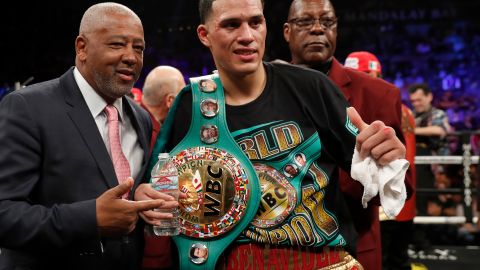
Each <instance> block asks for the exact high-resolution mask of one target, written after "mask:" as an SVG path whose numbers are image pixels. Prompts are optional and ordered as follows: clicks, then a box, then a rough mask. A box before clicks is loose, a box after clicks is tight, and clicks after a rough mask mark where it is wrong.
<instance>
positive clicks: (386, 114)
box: [328, 58, 413, 270]
mask: <svg viewBox="0 0 480 270" xmlns="http://www.w3.org/2000/svg"><path fill="white" fill-rule="evenodd" d="M328 77H329V78H330V79H331V80H332V81H333V82H334V83H335V84H336V85H337V86H338V88H340V90H341V91H342V92H343V94H344V95H345V98H346V99H347V101H348V102H349V104H350V105H351V106H353V107H354V108H355V109H356V110H357V111H358V113H359V114H360V116H361V117H362V118H363V120H364V121H365V122H366V123H371V122H373V121H375V120H381V121H383V122H384V123H385V124H386V125H388V126H391V127H392V128H394V129H395V132H396V134H397V136H398V137H399V138H400V140H401V141H402V142H403V143H405V140H404V138H403V135H402V128H401V126H402V120H401V118H402V112H401V106H402V100H401V96H400V90H399V89H398V88H397V87H395V86H394V85H393V84H390V83H388V82H386V81H384V80H382V79H378V78H373V77H370V76H369V75H367V74H366V73H362V72H359V71H356V70H353V69H349V68H346V67H344V66H343V65H341V64H340V63H339V62H338V61H337V60H336V59H335V58H334V59H333V61H332V66H331V68H330V71H329V73H328ZM405 182H406V186H407V193H408V194H411V193H412V191H413V186H412V185H411V172H410V171H409V172H407V177H406V181H405ZM340 187H341V190H342V192H343V193H344V194H345V195H346V201H347V204H348V207H349V210H350V213H351V215H352V219H353V222H354V224H355V228H356V230H357V233H358V240H357V259H358V260H359V262H360V263H361V264H362V265H363V267H364V268H365V269H368V270H375V269H378V270H381V269H382V256H381V251H382V250H381V239H380V221H379V217H378V205H379V198H378V196H377V197H376V198H375V199H374V200H372V201H370V202H369V205H368V207H367V208H366V209H363V207H362V204H361V198H362V194H363V186H362V185H361V184H360V183H359V182H358V181H356V180H353V179H352V178H351V177H350V176H349V172H343V171H340Z"/></svg>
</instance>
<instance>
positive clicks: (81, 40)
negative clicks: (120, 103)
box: [75, 3, 145, 104]
mask: <svg viewBox="0 0 480 270" xmlns="http://www.w3.org/2000/svg"><path fill="white" fill-rule="evenodd" d="M79 31H80V33H79V35H78V36H77V38H76V39H75V51H76V57H75V66H76V68H77V69H78V71H79V72H80V74H82V76H83V77H84V78H85V80H86V81H87V82H88V84H89V85H90V86H91V87H92V88H93V89H94V90H95V91H96V92H97V93H98V94H99V95H100V96H101V97H102V98H103V99H104V100H105V101H106V102H107V103H109V104H111V103H113V102H114V101H115V100H117V99H119V98H121V97H123V96H124V95H126V94H128V93H130V90H131V89H132V87H133V85H134V84H135V81H136V80H137V79H138V77H139V76H140V72H141V70H142V66H143V50H144V49H145V39H144V33H143V26H142V22H141V20H140V19H139V18H138V16H137V15H136V14H135V13H134V12H133V11H132V10H130V9H129V8H127V7H126V6H123V5H120V4H117V3H101V4H96V5H93V6H91V7H90V8H89V9H88V10H87V11H85V13H84V15H83V17H82V21H81V22H80V30H79Z"/></svg>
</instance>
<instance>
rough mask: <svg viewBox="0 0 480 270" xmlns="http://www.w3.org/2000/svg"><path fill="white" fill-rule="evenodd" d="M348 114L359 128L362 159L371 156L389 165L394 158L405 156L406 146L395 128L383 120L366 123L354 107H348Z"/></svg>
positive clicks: (381, 163) (359, 148)
mask: <svg viewBox="0 0 480 270" xmlns="http://www.w3.org/2000/svg"><path fill="white" fill-rule="evenodd" d="M347 114H348V117H349V118H350V121H351V122H352V123H353V124H354V125H355V126H356V127H357V128H358V130H359V134H358V136H357V146H356V147H357V150H358V152H359V154H360V158H361V159H364V158H366V157H367V156H371V157H372V158H373V159H375V160H376V161H377V162H378V163H379V164H380V165H387V164H388V163H390V162H391V161H393V160H396V159H400V158H405V152H406V150H405V146H404V145H403V144H402V142H401V141H400V140H399V139H398V137H397V136H396V135H395V131H394V130H393V128H391V127H389V126H386V125H385V124H384V123H383V122H382V121H374V122H373V123H371V124H370V125H369V124H367V123H365V122H364V121H363V120H362V117H360V115H359V114H358V112H357V110H355V108H353V107H349V108H348V109H347Z"/></svg>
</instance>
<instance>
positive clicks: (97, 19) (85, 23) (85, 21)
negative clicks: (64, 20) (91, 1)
mask: <svg viewBox="0 0 480 270" xmlns="http://www.w3.org/2000/svg"><path fill="white" fill-rule="evenodd" d="M114 14H115V15H123V16H126V17H130V18H132V19H134V20H137V21H138V22H139V23H141V20H140V18H139V17H138V16H137V14H135V12H133V11H132V10H131V9H129V8H128V7H126V6H124V5H121V4H117V3H113V2H106V3H99V4H95V5H93V6H91V7H90V8H88V9H87V11H85V13H84V14H83V17H82V20H81V22H80V29H79V35H82V34H88V33H91V32H94V31H96V30H97V29H99V28H100V27H104V26H105V25H106V24H107V23H108V22H109V19H110V15H114Z"/></svg>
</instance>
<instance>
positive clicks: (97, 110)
mask: <svg viewBox="0 0 480 270" xmlns="http://www.w3.org/2000/svg"><path fill="white" fill-rule="evenodd" d="M73 75H74V77H75V81H76V82H77V85H78V87H79V88H80V92H82V96H83V98H84V99H85V102H86V103H87V106H88V109H89V110H90V112H91V113H92V116H93V118H94V119H95V123H96V124H97V127H98V131H99V132H100V135H101V136H102V139H103V142H104V143H105V147H107V151H108V154H109V155H110V156H111V151H110V143H109V139H108V125H107V115H106V114H105V112H104V109H105V107H106V106H107V102H106V101H105V100H104V99H103V98H102V97H101V96H100V95H99V94H98V93H97V92H96V91H95V90H94V89H93V87H92V86H91V85H90V84H88V82H87V81H86V80H85V78H84V77H83V76H82V74H80V72H79V71H78V69H77V68H74V70H73ZM112 105H113V106H115V108H117V110H118V113H119V118H118V120H119V127H120V143H121V144H122V151H123V154H124V155H125V157H126V158H127V160H128V163H129V164H130V172H131V174H132V177H133V179H136V178H137V177H138V176H139V173H140V169H141V166H142V161H143V149H142V147H141V146H140V142H139V141H138V136H137V132H136V131H135V128H134V127H133V125H132V121H131V120H130V118H129V117H128V115H127V114H125V113H124V111H123V104H122V99H121V98H119V99H117V100H115V102H114V103H113V104H112Z"/></svg>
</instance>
